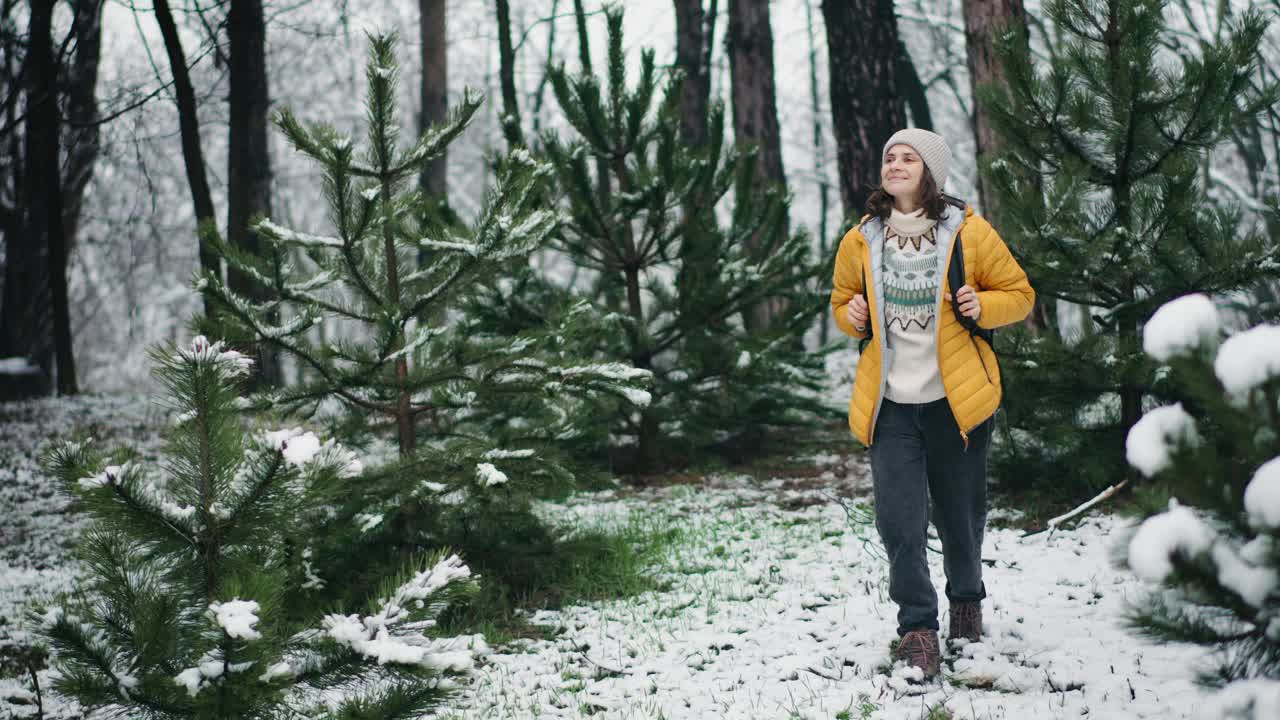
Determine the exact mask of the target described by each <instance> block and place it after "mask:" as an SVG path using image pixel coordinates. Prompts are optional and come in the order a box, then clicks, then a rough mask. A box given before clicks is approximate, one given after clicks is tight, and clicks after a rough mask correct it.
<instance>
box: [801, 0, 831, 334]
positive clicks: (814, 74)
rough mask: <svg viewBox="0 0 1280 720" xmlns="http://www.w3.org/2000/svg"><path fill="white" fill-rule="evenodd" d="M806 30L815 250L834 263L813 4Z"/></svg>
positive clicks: (826, 329)
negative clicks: (815, 182)
mask: <svg viewBox="0 0 1280 720" xmlns="http://www.w3.org/2000/svg"><path fill="white" fill-rule="evenodd" d="M804 14H805V21H806V22H805V27H806V30H807V31H808V35H809V98H810V100H811V103H812V106H811V107H812V110H813V157H814V168H813V171H814V174H815V175H817V176H818V206H819V210H818V250H819V253H820V256H821V257H822V258H827V259H830V260H831V261H832V262H834V261H835V258H834V256H833V255H832V252H831V248H832V246H833V245H834V244H835V243H833V242H832V240H834V239H835V238H829V237H827V232H828V229H827V214H828V211H829V209H830V202H831V201H830V196H831V185H830V183H828V182H827V147H826V145H827V144H826V138H825V136H824V134H823V130H822V103H821V90H820V88H819V87H818V38H817V33H815V32H814V29H813V2H812V1H811V0H805V3H804ZM831 322H832V321H831V320H830V319H829V318H827V317H825V316H824V318H823V320H822V321H821V325H820V327H819V329H818V332H819V338H818V341H819V343H821V344H822V345H826V344H827V338H828V336H829V335H830V332H831Z"/></svg>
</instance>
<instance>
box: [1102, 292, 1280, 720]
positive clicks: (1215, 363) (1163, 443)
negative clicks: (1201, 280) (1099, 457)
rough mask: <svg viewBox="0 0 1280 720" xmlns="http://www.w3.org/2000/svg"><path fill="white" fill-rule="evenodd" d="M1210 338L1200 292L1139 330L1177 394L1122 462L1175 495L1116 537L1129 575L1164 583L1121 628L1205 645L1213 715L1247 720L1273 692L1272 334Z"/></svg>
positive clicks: (1139, 433) (1279, 618)
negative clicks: (1215, 693)
mask: <svg viewBox="0 0 1280 720" xmlns="http://www.w3.org/2000/svg"><path fill="white" fill-rule="evenodd" d="M1221 335H1222V330H1221V329H1220V324H1219V321H1218V317H1217V313H1216V311H1214V310H1213V306H1212V304H1211V303H1210V302H1209V300H1208V298H1205V297H1203V296H1201V297H1193V298H1181V299H1178V300H1175V301H1173V302H1171V303H1169V304H1167V305H1165V306H1164V307H1162V308H1161V309H1160V310H1159V311H1158V312H1156V313H1155V315H1154V316H1153V317H1152V320H1151V322H1149V323H1147V325H1146V327H1145V329H1144V338H1143V345H1144V347H1145V348H1147V351H1148V352H1149V353H1150V354H1151V355H1152V357H1153V358H1155V359H1157V360H1160V361H1163V362H1165V363H1167V365H1166V368H1165V372H1167V373H1168V374H1169V384H1170V387H1171V388H1173V391H1174V392H1176V393H1178V394H1179V395H1181V397H1180V401H1179V402H1178V403H1177V404H1176V405H1170V406H1164V407H1160V408H1155V409H1153V410H1151V411H1150V412H1148V413H1147V414H1146V415H1145V416H1143V418H1142V419H1141V420H1140V421H1139V422H1138V423H1137V424H1136V425H1134V427H1133V429H1132V431H1130V433H1129V437H1128V448H1127V450H1128V457H1129V461H1130V463H1131V464H1132V465H1133V466H1134V467H1136V468H1138V469H1139V470H1140V471H1142V472H1143V473H1144V474H1145V475H1148V476H1154V477H1155V478H1157V480H1158V481H1160V482H1163V483H1166V484H1167V485H1168V487H1169V489H1170V491H1171V492H1172V494H1173V496H1174V498H1175V499H1174V500H1172V501H1171V502H1170V508H1169V509H1168V510H1167V511H1166V512H1162V513H1158V514H1156V515H1154V516H1152V517H1149V518H1147V519H1146V520H1145V521H1144V522H1143V523H1142V525H1141V526H1140V527H1139V528H1138V530H1137V532H1136V533H1134V535H1133V536H1132V538H1131V539H1130V541H1129V546H1128V554H1127V558H1128V563H1129V566H1130V567H1131V568H1132V569H1133V570H1134V572H1135V573H1137V574H1138V575H1139V576H1141V577H1142V578H1144V579H1146V580H1149V581H1151V582H1153V583H1160V584H1162V585H1163V586H1164V588H1163V589H1162V590H1161V591H1158V592H1153V593H1151V595H1150V596H1149V597H1147V598H1144V599H1143V600H1142V601H1141V602H1139V603H1137V604H1136V605H1135V607H1134V609H1133V610H1132V613H1131V616H1130V620H1131V621H1132V623H1133V625H1134V626H1135V627H1136V628H1137V629H1139V630H1140V631H1141V632H1143V633H1146V634H1149V635H1153V636H1156V637H1160V638H1165V639H1173V640H1180V641H1187V642H1195V643H1201V644H1205V645H1210V646H1213V647H1215V648H1217V649H1219V650H1220V654H1219V659H1220V660H1221V662H1220V663H1218V664H1217V666H1216V667H1214V668H1213V669H1212V670H1208V671H1205V672H1204V673H1202V679H1203V680H1204V681H1205V682H1208V683H1212V684H1225V683H1232V685H1231V687H1232V689H1231V691H1230V692H1229V693H1225V694H1224V695H1223V696H1222V708H1223V710H1222V712H1223V713H1224V714H1229V715H1230V716H1231V717H1243V718H1258V719H1259V720H1260V719H1261V718H1264V717H1267V718H1270V717H1274V716H1275V715H1274V708H1275V707H1276V705H1275V703H1276V696H1277V693H1278V692H1280V362H1278V361H1277V358H1280V327H1275V326H1269V325H1262V326H1258V327H1255V328H1252V329H1249V330H1245V331H1243V332H1238V333H1236V334H1234V335H1232V336H1230V337H1228V338H1226V339H1225V340H1222V341H1221V342H1219V340H1220V336H1221Z"/></svg>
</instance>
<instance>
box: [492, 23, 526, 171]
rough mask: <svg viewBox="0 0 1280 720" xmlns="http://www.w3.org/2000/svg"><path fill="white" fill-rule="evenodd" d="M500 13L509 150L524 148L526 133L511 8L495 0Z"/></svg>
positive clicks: (501, 75)
mask: <svg viewBox="0 0 1280 720" xmlns="http://www.w3.org/2000/svg"><path fill="white" fill-rule="evenodd" d="M495 4H496V5H497V11H498V78H499V80H500V81H501V83H502V135H503V137H505V138H506V139H507V147H508V149H511V148H517V147H523V146H524V144H525V142H524V131H523V130H521V127H520V101H519V98H518V97H516V67H515V66H516V53H515V49H514V48H513V47H512V45H511V6H510V3H509V2H508V0H495Z"/></svg>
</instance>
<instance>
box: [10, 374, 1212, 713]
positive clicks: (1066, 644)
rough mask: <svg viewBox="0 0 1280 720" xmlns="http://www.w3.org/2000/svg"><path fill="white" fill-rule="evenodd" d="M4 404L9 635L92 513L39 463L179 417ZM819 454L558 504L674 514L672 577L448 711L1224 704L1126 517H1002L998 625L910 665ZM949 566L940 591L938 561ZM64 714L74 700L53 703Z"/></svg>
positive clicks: (93, 404)
mask: <svg viewBox="0 0 1280 720" xmlns="http://www.w3.org/2000/svg"><path fill="white" fill-rule="evenodd" d="M835 362H836V363H839V362H841V361H840V360H839V359H837V360H836V361H835ZM833 374H839V373H833ZM846 388H847V386H846ZM835 399H838V398H835ZM0 412H3V417H2V418H0V652H2V651H3V648H4V647H5V646H7V645H14V644H23V643H25V642H26V641H27V639H28V638H27V636H26V634H25V631H24V629H23V628H24V626H25V621H24V620H23V619H22V612H23V608H24V607H25V606H26V604H27V603H29V602H31V601H32V600H35V599H39V598H42V597H47V596H49V595H50V594H52V593H55V592H58V591H61V590H66V589H68V588H70V587H71V586H72V584H73V582H74V570H75V568H74V566H73V565H72V564H71V562H70V561H69V560H68V550H69V549H70V548H71V547H72V546H73V545H74V541H75V538H76V536H77V534H78V529H79V524H78V522H77V520H76V518H75V517H74V516H73V515H71V514H68V513H67V512H66V505H65V501H64V500H62V499H61V497H60V496H59V495H58V494H57V493H56V492H55V490H54V488H53V487H51V486H50V485H49V483H48V481H47V480H45V479H43V478H41V476H40V474H39V473H38V471H37V469H36V464H35V463H36V455H37V452H38V450H39V448H40V447H42V446H43V444H44V442H45V441H47V440H48V439H51V438H53V437H55V436H65V434H66V433H67V432H69V431H70V430H71V429H72V428H76V427H80V428H86V427H87V428H89V429H90V431H91V433H92V434H93V435H94V436H96V437H97V438H99V439H100V440H104V441H106V442H107V444H110V443H112V442H113V441H114V442H122V443H125V444H128V445H130V446H133V447H140V448H141V449H142V451H143V452H144V454H146V453H149V452H150V451H151V450H153V449H154V448H155V447H156V446H157V445H158V444H159V442H160V440H161V438H160V432H161V430H160V429H161V428H162V427H163V423H162V422H161V419H160V418H159V417H158V416H157V415H155V414H154V413H155V411H153V410H150V409H149V408H148V406H147V405H146V404H145V403H144V402H142V401H139V400H128V399H120V398H110V397H105V398H104V397H98V398H85V399H77V400H70V401H66V400H57V401H41V402H37V403H24V404H17V405H8V406H3V407H0ZM807 461H808V462H812V463H813V464H814V465H816V466H818V467H817V468H816V469H815V470H816V471H811V472H807V473H803V474H804V475H805V477H793V478H774V479H771V480H768V481H763V482H762V481H758V480H755V479H753V478H752V477H750V476H745V475H742V476H735V475H713V476H709V477H707V478H705V479H704V480H703V482H701V483H698V484H692V485H690V484H682V485H674V486H671V487H665V488H654V489H646V490H629V489H625V488H619V489H618V490H614V491H608V492H604V493H596V494H585V495H580V496H578V497H576V498H574V499H573V500H571V501H570V502H568V503H566V504H564V505H554V506H552V505H547V506H545V507H544V509H545V510H546V511H547V513H548V514H549V516H551V517H555V518H557V519H558V520H562V521H565V522H570V523H574V524H579V525H581V526H600V525H604V526H608V525H610V524H617V523H634V522H641V523H645V524H646V525H648V526H651V527H652V528H653V529H654V530H655V531H658V530H671V529H675V530H677V531H678V538H679V540H678V541H677V542H675V543H672V544H671V545H670V550H669V552H668V554H667V555H666V557H663V558H661V559H659V560H658V561H656V562H655V565H654V567H653V568H652V572H653V573H654V574H655V575H656V576H657V577H658V578H659V580H660V581H661V582H660V586H661V587H662V590H661V591H654V592H649V593H646V594H643V595H640V596H637V597H632V598H628V599H624V600H616V601H610V602H600V603H592V604H588V605H581V606H574V607H568V608H564V609H561V610H558V611H540V612H537V613H534V614H533V615H532V616H531V617H530V621H531V622H532V623H534V624H537V625H541V626H545V627H546V628H547V632H546V634H545V637H546V638H547V639H542V640H533V641H517V642H515V643H513V644H511V645H509V646H505V647H502V648H500V649H499V650H498V651H497V652H495V653H493V654H491V655H489V656H488V657H486V658H484V659H483V660H482V662H481V663H480V666H479V669H478V670H477V672H476V674H475V678H474V682H473V683H472V684H471V686H470V687H468V688H466V689H465V690H464V692H463V694H462V695H461V696H460V705H459V707H456V708H453V709H451V710H449V711H448V712H446V713H444V717H446V718H449V719H450V720H462V719H464V718H465V719H468V720H469V719H471V718H535V717H587V716H590V717H596V718H600V717H604V718H668V719H672V720H674V719H675V718H708V717H716V718H792V717H796V718H842V717H844V718H864V717H865V718H921V717H928V716H929V712H930V710H931V709H933V708H936V707H937V706H939V705H945V707H946V708H947V709H949V710H950V712H951V713H952V715H953V716H954V717H956V718H975V719H977V718H1018V719H1022V718H1031V717H1037V716H1039V717H1076V716H1082V715H1088V716H1089V717H1093V718H1131V717H1161V718H1201V717H1207V716H1208V715H1206V711H1207V708H1208V705H1207V702H1206V699H1207V695H1206V694H1205V693H1204V692H1203V691H1202V690H1200V689H1199V688H1197V687H1196V686H1195V685H1194V684H1193V682H1192V679H1193V675H1194V671H1195V667H1196V665H1197V662H1198V661H1199V660H1200V659H1201V658H1203V657H1204V655H1203V653H1204V651H1203V650H1201V649H1199V648H1192V647H1185V646H1159V645H1154V644H1151V643H1148V642H1146V641H1144V640H1141V639H1139V638H1136V637H1135V636H1133V635H1132V634H1130V633H1129V632H1128V631H1126V630H1125V629H1124V628H1123V627H1122V624H1121V613H1122V611H1123V609H1124V608H1125V606H1126V603H1128V602H1131V601H1133V600H1136V599H1138V598H1140V597H1141V595H1142V592H1143V586H1142V585H1141V583H1140V582H1139V581H1138V580H1136V579H1134V578H1133V576H1132V574H1131V573H1129V572H1127V571H1125V570H1122V569H1117V568H1115V567H1114V566H1113V565H1112V564H1111V562H1110V554H1111V552H1112V548H1113V546H1114V545H1115V543H1116V542H1118V540H1119V539H1120V537H1121V536H1122V535H1123V529H1124V525H1123V522H1122V521H1120V520H1117V519H1114V518H1110V517H1107V516H1096V517H1093V518H1090V519H1087V520H1085V521H1084V522H1082V523H1081V524H1080V525H1079V526H1077V527H1076V528H1074V529H1071V530H1065V531H1058V532H1056V533H1055V534H1052V535H1045V534H1042V535H1036V536H1031V537H1026V538H1024V537H1022V534H1021V532H1020V531H1016V530H993V531H991V532H989V533H988V537H987V545H986V548H985V550H984V557H985V558H986V559H987V560H988V564H987V575H986V582H987V586H988V592H989V593H990V598H989V600H988V601H987V604H986V612H987V622H986V632H987V635H988V637H987V640H986V642H984V643H981V644H972V645H969V646H967V647H964V648H954V649H952V650H950V651H949V652H948V659H947V661H946V662H945V665H944V675H943V678H942V680H941V681H935V682H933V683H930V684H926V685H923V686H917V685H913V684H911V683H909V682H907V680H906V678H905V672H904V669H903V668H901V667H897V668H895V667H894V666H893V665H892V664H891V663H890V661H889V649H888V646H889V642H890V641H891V640H892V639H893V638H894V636H895V634H894V627H895V621H894V614H895V608H894V606H893V605H892V603H891V602H890V601H889V599H888V596H887V579H886V569H887V568H886V565H885V563H884V561H883V559H882V557H881V555H880V553H879V551H878V543H877V540H876V537H875V531H874V528H873V527H871V526H869V525H866V524H864V523H857V522H851V521H850V517H851V516H850V514H849V513H850V512H852V513H853V515H852V517H859V516H861V515H860V514H861V513H862V512H865V507H866V506H865V502H866V497H867V494H868V490H869V487H868V485H867V482H868V480H867V468H866V465H865V462H864V460H863V456H862V454H861V453H858V452H855V451H854V448H853V443H852V442H851V443H850V447H849V453H848V454H837V453H828V454H819V455H815V456H811V457H809V458H807ZM995 512H996V513H999V512H1000V511H999V510H996V511H995ZM935 545H936V543H935ZM931 562H932V564H933V568H934V572H935V576H936V580H937V585H938V587H941V586H942V574H941V558H940V557H939V556H937V555H933V556H931ZM945 605H946V603H945V599H944V600H943V602H942V606H943V611H944V612H945ZM941 620H942V623H943V627H944V628H945V626H946V617H945V615H944V616H943V617H942V618H941ZM23 686H24V683H23V682H22V681H20V680H18V679H12V678H10V679H3V680H0V712H5V713H10V712H12V713H15V714H16V715H15V716H19V717H20V716H22V715H23V714H26V713H27V710H26V709H24V708H21V707H18V706H12V705H7V704H5V703H4V701H3V698H5V697H6V696H8V695H10V694H12V693H13V692H15V691H16V690H17V689H18V688H21V687H23ZM45 716H46V717H48V718H59V717H62V718H66V717H76V716H77V715H76V711H75V708H74V707H73V706H70V705H68V704H65V703H60V702H57V701H54V702H52V703H49V704H47V705H46V709H45ZM935 717H937V716H936V715H935Z"/></svg>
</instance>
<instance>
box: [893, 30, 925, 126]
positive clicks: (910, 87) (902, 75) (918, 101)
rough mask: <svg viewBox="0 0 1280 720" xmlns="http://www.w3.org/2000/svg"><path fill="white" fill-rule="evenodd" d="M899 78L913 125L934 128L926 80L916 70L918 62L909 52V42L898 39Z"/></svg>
mask: <svg viewBox="0 0 1280 720" xmlns="http://www.w3.org/2000/svg"><path fill="white" fill-rule="evenodd" d="M898 78H899V80H901V81H902V95H903V98H904V100H905V101H906V103H907V109H908V110H909V111H910V112H911V126H912V127H918V128H923V129H925V130H933V114H932V113H930V112H929V95H928V93H927V92H926V90H925V87H924V81H922V80H921V79H920V73H919V72H917V71H916V64H915V63H914V62H913V61H912V60H911V53H909V52H907V44H906V43H904V42H902V41H901V40H899V41H898Z"/></svg>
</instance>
